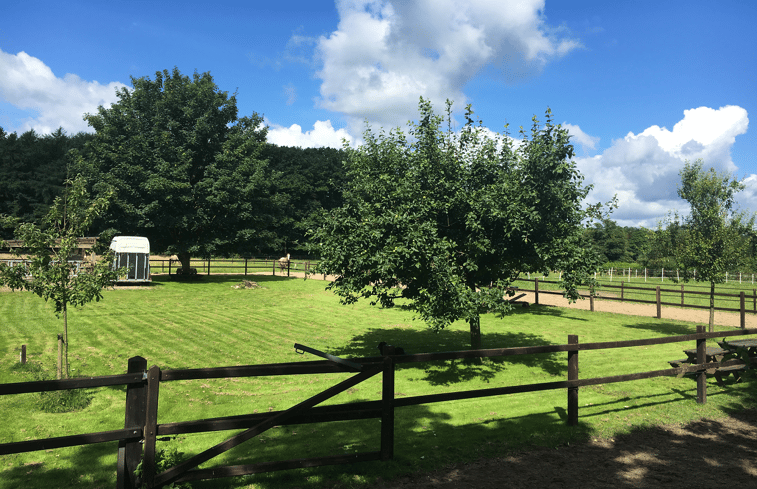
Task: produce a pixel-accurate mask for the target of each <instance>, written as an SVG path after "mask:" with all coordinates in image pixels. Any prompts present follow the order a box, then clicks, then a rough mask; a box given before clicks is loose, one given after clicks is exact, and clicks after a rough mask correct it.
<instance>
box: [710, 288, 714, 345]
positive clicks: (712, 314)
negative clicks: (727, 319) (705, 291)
mask: <svg viewBox="0 0 757 489" xmlns="http://www.w3.org/2000/svg"><path fill="white" fill-rule="evenodd" d="M709 331H710V333H712V332H714V331H715V282H710V328H709Z"/></svg>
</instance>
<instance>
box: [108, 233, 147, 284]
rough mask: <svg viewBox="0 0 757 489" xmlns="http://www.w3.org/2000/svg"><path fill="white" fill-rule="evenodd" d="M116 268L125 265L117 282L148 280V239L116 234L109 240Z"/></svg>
mask: <svg viewBox="0 0 757 489" xmlns="http://www.w3.org/2000/svg"><path fill="white" fill-rule="evenodd" d="M110 249H112V250H113V251H114V252H115V254H116V256H115V258H114V259H113V265H114V266H115V267H116V268H121V267H127V268H128V269H129V271H128V272H127V274H126V275H124V276H122V277H119V279H118V281H119V282H150V241H149V240H148V239H147V238H144V237H141V236H116V237H115V238H113V241H111V242H110Z"/></svg>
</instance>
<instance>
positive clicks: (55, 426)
mask: <svg viewBox="0 0 757 489" xmlns="http://www.w3.org/2000/svg"><path fill="white" fill-rule="evenodd" d="M241 279H242V278H241V277H239V276H209V277H203V278H202V279H201V280H200V281H199V282H196V283H176V282H168V281H167V279H166V278H165V277H158V278H157V279H156V281H155V282H154V283H153V285H152V286H151V287H148V288H144V287H134V288H132V289H119V290H110V291H107V292H105V297H104V300H103V301H101V302H98V303H94V304H90V305H88V306H86V307H85V308H82V309H79V310H75V311H71V312H70V313H69V314H70V318H69V336H70V342H71V344H70V358H71V362H72V369H73V374H75V375H81V376H94V375H109V374H116V373H123V372H125V369H126V363H127V359H128V358H129V357H132V356H136V355H140V356H143V357H145V358H146V359H147V360H148V365H153V364H156V365H159V366H160V367H161V368H162V369H178V368H199V367H213V366H225V365H244V364H257V363H275V362H291V361H304V360H316V359H318V358H317V357H314V356H312V355H308V354H306V355H298V354H297V353H295V351H294V348H293V344H294V343H295V342H296V343H301V344H303V345H306V346H309V347H312V348H315V349H318V350H321V351H325V352H328V353H331V354H334V355H338V356H342V357H350V356H374V355H376V354H377V353H378V350H377V349H376V346H377V345H378V343H379V342H380V341H387V342H388V343H390V344H393V345H399V346H402V347H403V348H404V349H405V350H406V351H407V352H409V353H420V352H430V351H447V350H458V349H465V348H466V347H467V344H468V341H469V334H468V331H467V325H466V324H464V323H459V324H455V325H453V327H451V328H449V329H447V330H444V331H441V332H439V333H435V332H433V331H432V330H430V329H429V328H428V327H427V326H426V325H425V324H424V323H421V322H419V321H413V320H412V313H411V312H409V311H407V310H404V309H403V308H401V307H396V308H394V309H381V308H378V307H371V306H369V305H367V303H360V304H357V305H352V306H342V305H340V304H339V302H338V299H337V298H335V297H334V296H333V294H331V293H330V292H327V291H325V290H324V287H325V285H326V284H325V282H322V281H316V280H307V281H305V280H302V279H295V278H292V279H286V278H283V277H278V276H277V277H270V276H256V277H254V278H252V279H253V280H255V281H257V282H258V283H259V284H260V285H262V286H263V287H264V288H262V289H247V290H245V289H235V288H233V285H235V284H237V283H239V281H240V280H241ZM248 279H250V277H248ZM0 324H2V328H0V382H2V383H4V382H21V381H25V380H32V377H31V373H30V372H29V371H28V370H29V369H28V368H22V367H21V366H19V364H18V356H19V350H20V346H21V345H22V344H26V345H27V356H28V358H29V360H30V362H32V363H33V364H35V365H38V366H42V368H44V369H46V370H47V371H48V372H50V373H54V370H55V355H56V351H57V343H56V339H57V333H58V332H61V331H62V321H61V320H59V319H56V318H55V316H54V314H53V312H52V308H51V306H50V305H48V304H45V303H44V302H43V301H42V300H41V299H39V298H37V297H36V296H33V295H31V294H28V293H10V292H0ZM481 327H482V332H483V334H484V337H483V343H484V347H485V348H495V347H510V346H526V345H543V344H562V343H566V342H567V336H568V335H569V334H577V335H579V341H581V342H595V341H613V340H627V339H636V338H652V337H660V336H668V335H679V334H687V333H692V332H694V331H695V326H694V325H693V324H689V323H682V322H675V321H670V320H665V319H662V320H657V319H652V318H643V317H631V316H620V315H613V314H606V313H590V312H586V311H578V310H565V309H557V308H549V307H538V306H532V307H531V308H528V309H518V310H517V311H516V312H515V313H514V314H513V315H511V316H508V317H506V318H504V319H500V318H497V317H495V316H493V315H487V316H484V317H482V321H481ZM693 346H694V345H693V342H692V344H680V343H679V344H669V345H659V346H650V347H637V348H629V349H618V350H603V351H588V352H581V354H580V377H581V378H588V377H598V376H606V375H614V374H623V373H632V372H641V371H646V370H657V369H664V368H668V364H667V361H668V360H673V359H677V358H682V357H683V354H682V351H681V350H683V349H688V348H692V347H693ZM347 376H348V374H322V375H311V376H296V377H295V376H291V377H290V376H284V377H268V378H255V379H220V380H199V381H180V382H170V383H163V384H161V392H160V408H159V413H158V422H159V423H166V422H172V421H184V420H192V419H201V418H208V417H217V416H230V415H237V414H245V413H250V412H266V411H271V410H281V409H286V408H288V407H291V406H292V405H294V404H296V403H298V402H300V401H302V400H304V399H306V398H308V397H310V396H312V395H315V394H316V393H318V392H320V391H322V390H324V389H325V388H327V387H329V386H331V385H333V384H335V383H336V382H338V381H339V380H342V379H344V378H346V377H347ZM566 377H567V362H566V355H565V354H543V355H532V356H518V357H507V359H499V360H497V359H495V360H488V361H485V362H484V363H483V364H482V365H475V364H470V363H464V362H444V363H436V364H404V365H399V366H398V369H397V377H396V392H397V396H398V397H399V396H410V395H421V394H432V393H437V392H449V391H454V390H469V389H479V388H488V387H497V386H507V385H518V384H526V383H535V382H547V381H553V380H561V379H565V378H566ZM380 381H381V376H380V375H379V376H376V377H374V378H372V379H370V380H368V381H366V382H364V383H362V384H359V385H357V386H356V387H354V388H352V389H349V390H348V391H346V392H344V393H342V394H340V395H339V396H337V397H336V398H334V399H332V400H331V401H329V402H334V403H342V402H350V401H358V400H375V399H378V398H379V396H380V391H381V385H380ZM751 387H753V384H752V385H751ZM753 391H754V389H750V383H749V382H743V383H739V384H734V383H732V382H729V383H728V384H727V385H726V386H725V387H719V386H717V385H716V384H715V382H714V380H713V381H711V382H710V383H709V385H708V403H707V404H705V405H698V404H696V400H695V399H696V385H695V382H694V381H693V380H691V379H687V378H683V379H677V378H656V379H650V380H644V381H636V382H625V383H619V384H607V385H599V386H593V387H587V388H582V389H581V390H580V393H579V405H580V407H581V410H580V415H579V420H580V423H581V424H580V426H579V427H576V428H569V427H568V426H566V423H565V419H566V416H567V415H566V406H567V395H566V392H565V391H564V390H560V391H544V392H536V393H526V394H516V395H510V396H504V397H492V398H481V399H472V400H465V401H454V402H448V403H437V404H428V405H422V406H414V407H407V408H400V409H398V410H397V411H396V431H395V437H396V443H395V459H394V460H393V461H391V462H388V463H381V462H371V463H362V464H354V465H349V466H336V467H321V468H314V469H301V470H293V471H286V472H279V473H272V474H261V475H254V476H247V477H242V478H236V479H229V480H223V479H221V480H217V481H208V482H196V483H193V484H192V486H193V487H208V488H209V487H235V488H237V487H249V488H253V487H254V488H266V489H267V488H284V487H313V488H319V487H333V486H335V485H341V486H342V487H360V486H361V485H363V484H365V483H366V482H370V481H372V480H375V479H376V478H377V477H383V478H391V477H396V476H400V475H402V474H408V473H411V472H415V471H419V470H430V469H434V468H440V467H442V466H443V465H445V464H448V463H451V462H460V461H465V460H473V459H476V458H479V457H482V456H496V455H502V454H504V453H505V452H507V451H508V450H513V449H519V448H523V447H528V446H534V445H538V446H555V447H556V446H560V445H563V444H566V443H568V442H576V441H579V440H582V439H585V438H586V437H588V436H613V435H615V434H618V433H621V432H627V431H630V430H633V429H638V428H640V427H644V426H650V425H656V424H660V423H685V422H688V421H691V420H694V419H699V418H702V417H722V416H725V415H727V413H728V412H731V411H732V410H739V409H744V408H747V407H754V406H755V405H756V404H757V403H755V396H754V392H753ZM124 392H125V388H123V387H118V388H101V389H95V390H92V391H91V395H92V402H91V404H90V405H89V407H87V408H85V409H83V410H81V411H78V412H73V413H64V414H48V413H45V412H42V411H40V410H39V409H38V408H36V402H35V401H36V399H37V398H38V395H37V394H23V395H13V396H3V397H0V413H2V417H3V423H0V442H11V441H22V440H25V439H33V438H44V437H50V436H64V435H71V434H77V433H86V432H93V431H104V430H111V429H119V428H122V427H123V419H124ZM379 427H380V423H379V420H366V421H349V422H338V423H328V424H320V425H299V426H287V427H278V428H274V429H272V430H270V431H268V432H266V433H264V434H263V435H262V436H259V437H256V438H254V439H252V440H250V441H248V442H247V443H245V444H243V445H241V446H239V447H237V448H235V449H233V450H231V451H230V452H227V453H225V454H224V455H223V456H221V457H218V458H217V459H213V460H211V461H210V462H208V463H206V464H204V465H203V467H212V466H215V465H228V464H244V463H253V462H256V461H267V460H283V459H290V458H299V457H309V456H323V455H335V454H344V453H354V452H360V451H368V450H376V449H378V446H379ZM232 434H234V433H230V432H218V433H209V434H197V435H180V436H178V437H171V438H170V439H167V440H164V441H161V442H160V443H159V448H161V447H166V448H175V449H177V450H179V451H180V452H184V453H187V454H195V453H198V452H199V451H201V450H204V449H206V448H209V447H210V446H212V445H214V444H216V443H218V442H221V441H223V440H224V439H226V438H228V437H229V436H231V435H232ZM115 463H116V444H115V443H103V444H98V445H89V446H84V447H73V448H64V449H56V450H50V451H39V452H31V453H25V454H16V455H7V456H0V488H6V487H7V488H12V487H20V486H23V487H31V488H45V489H48V488H50V487H69V486H71V487H73V486H76V487H91V488H95V487H113V485H114V484H115Z"/></svg>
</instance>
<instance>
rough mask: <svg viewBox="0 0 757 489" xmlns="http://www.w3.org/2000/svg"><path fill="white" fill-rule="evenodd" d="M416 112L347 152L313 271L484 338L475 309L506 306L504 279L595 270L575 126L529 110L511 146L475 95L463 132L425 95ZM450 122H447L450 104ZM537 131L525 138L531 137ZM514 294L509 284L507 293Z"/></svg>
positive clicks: (318, 232) (337, 286) (567, 277)
mask: <svg viewBox="0 0 757 489" xmlns="http://www.w3.org/2000/svg"><path fill="white" fill-rule="evenodd" d="M419 109H420V118H419V122H418V123H417V124H412V125H411V126H410V131H409V137H408V136H406V135H405V134H404V133H403V132H402V131H401V130H399V129H397V130H392V131H390V132H389V133H384V132H382V133H380V134H378V135H377V134H375V133H373V132H372V131H371V130H370V128H368V129H367V130H366V132H365V133H364V136H363V137H364V140H365V144H364V145H363V146H362V147H360V148H359V149H356V150H352V149H346V151H347V156H348V159H347V162H346V164H347V183H346V190H345V192H344V205H343V206H342V207H340V208H336V209H334V210H332V211H331V212H324V213H323V214H322V216H321V219H320V225H319V226H318V227H314V228H313V229H312V230H311V233H310V235H311V237H312V242H313V247H314V248H315V249H316V250H317V251H318V252H319V253H320V256H321V261H320V263H319V265H318V268H317V273H327V274H332V275H335V276H336V277H337V278H336V279H335V281H334V282H332V283H331V284H330V286H329V287H330V288H331V289H332V290H334V291H335V292H336V293H337V294H338V295H339V296H340V297H341V298H342V300H343V302H344V303H346V304H349V303H353V302H355V301H357V300H358V299H359V298H361V297H362V298H371V300H372V304H381V305H382V306H384V307H390V306H392V305H393V304H394V302H395V301H396V300H398V299H403V300H405V301H407V302H403V304H407V305H408V307H410V308H411V309H413V310H414V311H415V312H416V313H417V314H418V316H419V317H420V318H421V319H423V320H424V321H426V322H427V323H428V324H429V325H431V326H432V327H434V328H435V329H437V330H438V329H442V328H445V327H447V326H448V325H450V324H451V323H452V322H454V321H456V320H458V319H465V320H467V321H469V323H470V326H471V345H472V346H473V347H474V348H476V347H477V346H478V345H480V331H479V330H478V318H479V314H481V313H483V312H487V311H495V312H498V313H500V314H505V313H507V312H509V311H510V308H511V304H510V303H509V302H507V301H503V299H502V298H503V296H504V295H506V294H508V286H509V285H510V284H511V283H512V282H513V281H514V280H515V279H516V278H517V277H518V276H519V274H521V273H526V272H531V273H537V272H539V273H549V271H551V270H561V271H562V272H563V273H562V280H563V282H564V287H565V290H566V295H567V296H568V297H569V298H571V299H572V300H575V299H576V298H577V297H578V293H577V287H578V285H579V284H582V283H587V282H589V281H591V280H592V278H591V275H590V274H591V273H592V272H593V271H594V270H595V269H596V267H597V265H598V260H597V256H596V254H595V253H593V252H592V251H591V250H589V249H587V246H584V241H585V239H584V235H583V222H584V221H585V220H586V219H587V218H590V217H592V216H593V215H596V212H595V211H596V210H597V209H596V208H594V209H587V210H584V209H582V204H583V199H584V197H586V195H587V193H588V190H589V189H588V188H587V187H584V186H583V185H582V182H583V177H582V176H581V175H580V173H579V172H578V170H577V169H576V167H575V164H574V163H573V162H572V161H571V157H572V156H573V146H572V145H571V144H570V142H569V135H568V132H567V131H566V130H565V129H563V128H561V127H560V126H555V125H553V124H552V119H551V117H552V116H551V112H549V111H547V122H546V125H545V126H544V127H542V126H541V125H540V124H539V121H538V120H537V119H536V118H535V117H534V119H533V126H532V128H531V131H530V135H529V134H527V133H526V132H525V131H524V130H522V129H521V134H522V138H523V139H522V142H521V144H520V145H519V146H518V147H517V149H515V148H514V144H513V140H512V139H511V138H509V137H508V136H506V135H504V136H503V135H496V136H494V137H492V136H489V134H488V133H487V131H486V130H485V129H484V128H483V127H482V126H481V123H480V121H479V122H478V124H476V123H475V122H474V120H473V118H472V117H473V112H472V110H471V109H470V106H469V107H468V108H467V111H466V114H465V117H466V124H465V126H464V127H463V128H462V130H461V131H460V133H459V134H454V133H453V132H452V131H451V129H449V130H448V131H446V132H445V131H443V130H442V124H443V123H444V122H445V118H444V117H441V116H438V115H436V114H434V112H433V109H432V107H431V104H430V103H429V102H427V101H424V100H423V99H421V102H420V106H419ZM446 122H447V124H448V127H450V126H451V103H450V102H448V103H447V116H446ZM529 136H530V137H529ZM509 294H510V295H512V291H510V292H509Z"/></svg>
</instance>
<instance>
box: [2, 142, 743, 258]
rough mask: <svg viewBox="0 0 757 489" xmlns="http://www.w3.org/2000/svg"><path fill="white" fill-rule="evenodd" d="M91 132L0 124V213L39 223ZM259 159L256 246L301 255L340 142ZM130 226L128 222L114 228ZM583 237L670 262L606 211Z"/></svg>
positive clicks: (656, 236)
mask: <svg viewBox="0 0 757 489" xmlns="http://www.w3.org/2000/svg"><path fill="white" fill-rule="evenodd" d="M93 137H94V136H93V135H92V134H89V133H83V132H82V133H78V134H73V135H68V134H66V132H65V131H64V130H63V129H58V130H57V131H55V132H53V133H52V134H47V135H40V134H37V133H36V132H35V131H33V130H30V131H27V132H24V133H23V134H21V135H17V134H16V133H7V132H5V131H4V130H3V128H1V127H0V215H10V216H14V217H17V218H18V219H20V220H21V221H23V222H33V223H36V224H42V223H41V220H42V218H43V217H44V216H45V215H46V214H47V211H48V209H49V206H50V204H51V203H52V202H53V200H54V199H55V198H56V197H58V196H60V195H62V192H63V185H64V181H65V180H66V178H67V169H68V168H69V167H70V155H69V153H70V152H71V150H77V151H82V150H83V148H84V147H85V144H86V143H87V142H88V141H90V140H92V138H93ZM260 157H261V159H263V160H266V161H267V172H268V173H267V176H266V178H267V179H269V180H270V184H271V188H272V192H273V193H274V194H275V195H277V196H278V197H279V198H278V199H277V202H278V205H279V209H277V211H276V213H275V215H276V216H277V217H276V219H273V220H272V221H271V222H270V223H269V224H268V226H269V227H270V229H268V230H267V231H268V232H270V233H271V234H273V235H275V236H277V239H276V240H274V241H272V242H271V243H272V244H271V245H269V246H267V247H265V248H263V249H260V252H261V253H264V254H272V255H278V254H281V253H292V254H293V255H302V254H304V253H306V250H305V246H304V243H305V240H306V237H305V233H306V231H307V228H308V225H309V222H310V218H311V217H312V216H313V215H314V214H315V213H317V212H319V211H320V210H321V209H324V210H330V209H334V208H337V207H340V206H341V205H342V202H343V200H342V190H343V189H344V187H345V184H346V178H347V176H346V173H345V170H344V166H343V163H342V162H343V160H344V159H345V158H346V155H345V152H344V150H341V149H334V148H294V147H284V146H277V145H274V144H270V143H266V144H265V145H264V146H263V149H262V154H261V155H260ZM108 228H112V223H108V224H106V223H104V222H103V223H100V224H99V227H96V228H95V229H92V230H91V233H92V234H93V235H98V234H100V233H101V232H103V231H105V230H106V229H108ZM112 231H113V232H118V233H119V234H131V233H132V232H131V231H130V230H129V229H112ZM12 233H13V230H12V229H0V238H2V239H11V238H13V236H12ZM751 234H753V233H750V234H748V235H745V236H743V246H742V247H743V255H742V259H741V264H740V269H741V270H757V260H755V254H756V253H757V238H755V236H753V235H751ZM585 237H586V239H587V243H588V244H589V245H590V246H592V247H593V248H594V250H595V251H596V252H597V253H598V254H599V256H600V259H601V262H602V263H614V264H620V263H623V264H636V265H638V266H639V267H644V268H650V269H661V268H664V269H675V261H674V259H673V258H672V256H670V253H669V252H668V251H667V250H666V243H665V242H664V238H665V236H664V234H660V233H659V232H658V231H657V230H653V229H647V228H644V227H630V226H620V225H618V224H617V223H616V222H615V221H613V220H611V219H605V220H603V221H601V222H597V223H595V224H593V225H592V226H590V227H588V228H587V229H586V230H585Z"/></svg>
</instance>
